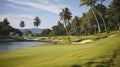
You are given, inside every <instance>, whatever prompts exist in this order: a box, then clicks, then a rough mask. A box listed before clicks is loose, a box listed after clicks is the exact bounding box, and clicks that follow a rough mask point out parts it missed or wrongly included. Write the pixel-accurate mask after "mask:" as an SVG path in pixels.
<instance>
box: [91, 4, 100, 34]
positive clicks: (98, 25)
mask: <svg viewBox="0 0 120 67" xmlns="http://www.w3.org/2000/svg"><path fill="white" fill-rule="evenodd" d="M90 7H91V10H92V13H93V15H94V17H95V19H96V22H97V27H98V32H99V33H101V29H100V24H99V22H98V19H97V16H96V14H95V11H94V10H93V7H92V6H90Z"/></svg>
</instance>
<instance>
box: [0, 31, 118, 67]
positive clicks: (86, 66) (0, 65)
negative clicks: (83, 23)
mask: <svg viewBox="0 0 120 67" xmlns="http://www.w3.org/2000/svg"><path fill="white" fill-rule="evenodd" d="M112 34H116V35H117V36H115V37H111V38H107V36H109V35H112ZM45 39H48V38H45ZM51 39H52V40H61V39H62V40H63V43H62V44H63V45H47V46H46V45H45V46H39V47H31V48H24V49H17V50H12V51H8V52H3V53H0V67H97V66H98V67H110V66H111V67H112V65H114V66H115V67H119V66H120V64H119V62H120V57H119V56H120V31H114V32H111V33H109V34H106V33H101V34H97V35H90V36H86V37H83V36H81V37H80V38H77V37H75V36H71V39H72V41H79V40H83V39H92V40H94V42H92V43H87V44H82V45H69V44H67V43H65V42H67V40H66V37H63V36H59V37H58V36H56V37H52V38H51ZM114 66H113V67H114Z"/></svg>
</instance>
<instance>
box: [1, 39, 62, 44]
mask: <svg viewBox="0 0 120 67" xmlns="http://www.w3.org/2000/svg"><path fill="white" fill-rule="evenodd" d="M0 42H47V43H53V44H59V43H60V42H61V41H58V40H30V39H29V40H28V39H23V40H15V39H0Z"/></svg>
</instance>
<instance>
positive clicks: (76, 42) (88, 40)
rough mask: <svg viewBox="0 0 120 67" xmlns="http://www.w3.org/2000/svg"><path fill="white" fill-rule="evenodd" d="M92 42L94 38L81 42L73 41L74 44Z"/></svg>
mask: <svg viewBox="0 0 120 67" xmlns="http://www.w3.org/2000/svg"><path fill="white" fill-rule="evenodd" d="M90 42H93V41H92V40H89V39H88V40H82V41H80V42H72V44H85V43H90Z"/></svg>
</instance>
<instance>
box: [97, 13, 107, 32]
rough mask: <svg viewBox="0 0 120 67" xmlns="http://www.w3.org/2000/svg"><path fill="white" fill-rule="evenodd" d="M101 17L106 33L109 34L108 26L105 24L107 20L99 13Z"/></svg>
mask: <svg viewBox="0 0 120 67" xmlns="http://www.w3.org/2000/svg"><path fill="white" fill-rule="evenodd" d="M98 14H99V16H100V17H101V19H102V21H103V25H104V27H105V32H107V26H106V23H105V19H104V18H103V16H102V15H101V14H100V13H99V12H98Z"/></svg>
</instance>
